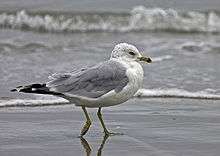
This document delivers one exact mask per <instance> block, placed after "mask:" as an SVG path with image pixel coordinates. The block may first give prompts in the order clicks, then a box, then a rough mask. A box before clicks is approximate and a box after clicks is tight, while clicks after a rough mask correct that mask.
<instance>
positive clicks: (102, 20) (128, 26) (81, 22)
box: [0, 6, 220, 33]
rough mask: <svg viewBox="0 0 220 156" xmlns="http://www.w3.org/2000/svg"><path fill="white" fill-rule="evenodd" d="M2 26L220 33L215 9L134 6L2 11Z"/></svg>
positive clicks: (105, 30) (56, 30)
mask: <svg viewBox="0 0 220 156" xmlns="http://www.w3.org/2000/svg"><path fill="white" fill-rule="evenodd" d="M0 27H1V28H10V29H20V30H30V31H37V32H93V31H97V32H130V31H166V32H199V33H201V32H202V33H207V32H211V33H219V32H220V15H219V14H218V13H217V12H216V11H209V12H198V11H188V12H179V11H177V10H174V9H162V8H145V7H143V6H138V7H134V8H133V9H132V10H131V12H127V13H104V12H103V13H71V12H70V13H55V12H47V13H42V12H39V13H30V12H26V11H25V10H22V11H18V12H16V13H7V12H2V13H0Z"/></svg>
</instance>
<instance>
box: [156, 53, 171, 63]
mask: <svg viewBox="0 0 220 156" xmlns="http://www.w3.org/2000/svg"><path fill="white" fill-rule="evenodd" d="M172 58H173V56H171V55H164V56H159V57H154V58H152V60H153V62H161V61H164V60H170V59H172Z"/></svg>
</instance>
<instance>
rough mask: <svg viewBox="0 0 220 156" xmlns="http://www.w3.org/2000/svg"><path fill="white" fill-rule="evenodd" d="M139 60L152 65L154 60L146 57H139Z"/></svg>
mask: <svg viewBox="0 0 220 156" xmlns="http://www.w3.org/2000/svg"><path fill="white" fill-rule="evenodd" d="M139 60H140V61H143V62H147V63H151V62H152V60H151V59H150V58H149V57H144V56H142V57H139Z"/></svg>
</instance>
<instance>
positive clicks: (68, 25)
mask: <svg viewBox="0 0 220 156" xmlns="http://www.w3.org/2000/svg"><path fill="white" fill-rule="evenodd" d="M98 2H99V1H95V3H94V4H92V5H88V6H87V7H84V9H76V8H78V7H77V6H84V5H83V4H84V3H86V2H69V1H68V2H67V1H66V3H62V4H61V3H60V2H58V1H53V3H54V4H57V6H56V7H55V5H51V4H52V1H39V2H38V3H36V4H35V3H33V1H29V2H28V3H25V4H22V5H24V7H23V8H21V7H20V5H21V4H18V5H15V4H17V2H15V1H11V3H9V2H8V1H1V2H0V4H1V5H0V6H1V7H0V10H1V11H0V73H1V76H0V98H1V100H0V105H1V106H5V105H7V106H12V105H13V106H16V103H17V105H32V103H33V105H38V104H39V105H40V104H41V103H43V104H45V103H46V104H48V99H49V100H50V99H51V97H45V96H39V95H27V94H16V93H13V94H12V93H10V92H9V90H10V89H12V88H14V87H15V86H18V85H23V84H29V83H37V82H45V81H47V80H48V79H47V77H48V76H49V75H51V74H52V73H55V72H56V73H57V72H65V71H71V70H74V69H78V68H81V67H83V66H84V67H85V66H91V65H94V64H96V63H97V62H101V61H103V60H107V59H108V58H109V56H110V53H111V50H112V49H113V47H114V45H115V44H117V43H119V42H128V43H132V44H134V45H136V46H137V47H138V48H139V49H140V51H143V53H144V54H145V55H148V56H150V57H151V58H152V59H153V63H152V64H149V65H144V71H145V78H144V85H143V88H144V89H145V90H142V92H141V94H138V95H141V96H142V97H181V98H198V99H213V100H216V99H219V98H220V79H219V77H220V70H218V67H219V66H220V62H219V57H220V44H219V41H220V35H219V32H220V15H219V8H216V6H217V5H216V4H218V3H219V2H218V1H209V2H206V1H202V2H199V3H198V2H197V1H190V2H187V3H184V4H183V3H182V2H181V1H173V2H172V3H171V2H169V4H170V7H169V8H168V7H167V6H168V5H167V4H168V3H163V2H162V1H152V2H151V1H149V2H146V3H145V2H144V1H140V2H137V4H136V5H133V4H134V2H130V3H126V4H125V5H123V6H121V7H119V6H120V4H121V3H122V2H123V1H122V2H119V4H118V5H119V6H118V5H115V4H109V2H103V8H105V5H106V6H107V5H109V9H107V10H102V9H101V8H100V9H98V10H95V9H93V7H92V6H93V5H97V6H99V5H101V4H99V3H98ZM33 4H35V5H37V6H38V7H33ZM58 4H59V5H58ZM73 4H74V7H72V9H70V6H73ZM153 4H154V5H153ZM162 4H163V5H162ZM205 4H209V5H205ZM112 5H115V7H112V8H111V7H110V6H112ZM130 5H131V6H130ZM138 5H142V6H138ZM186 5H187V7H186ZM49 6H51V7H49ZM89 6H90V7H89ZM202 6H203V7H202ZM79 8H80V7H79ZM119 8H120V9H119ZM12 99H13V100H12ZM21 99H23V101H22V100H21ZM34 99H35V100H38V101H30V100H34ZM43 100H46V101H43ZM53 100H54V101H53V102H54V103H60V102H64V101H62V100H61V101H60V99H57V100H56V99H53ZM22 102H23V103H24V104H19V103H22ZM51 102H52V101H51Z"/></svg>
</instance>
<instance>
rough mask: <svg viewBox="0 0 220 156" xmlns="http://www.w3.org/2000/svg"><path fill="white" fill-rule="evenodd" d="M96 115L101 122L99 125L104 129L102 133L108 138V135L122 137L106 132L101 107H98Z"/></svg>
mask: <svg viewBox="0 0 220 156" xmlns="http://www.w3.org/2000/svg"><path fill="white" fill-rule="evenodd" d="M97 115H98V117H99V120H100V122H101V125H102V127H103V129H104V133H105V135H106V136H109V135H122V133H112V132H109V131H108V129H107V128H106V127H105V123H104V121H103V119H102V113H101V107H99V109H98V112H97Z"/></svg>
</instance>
